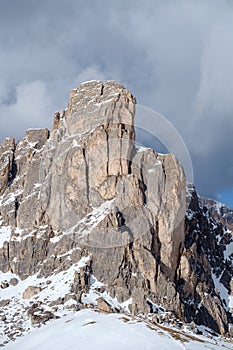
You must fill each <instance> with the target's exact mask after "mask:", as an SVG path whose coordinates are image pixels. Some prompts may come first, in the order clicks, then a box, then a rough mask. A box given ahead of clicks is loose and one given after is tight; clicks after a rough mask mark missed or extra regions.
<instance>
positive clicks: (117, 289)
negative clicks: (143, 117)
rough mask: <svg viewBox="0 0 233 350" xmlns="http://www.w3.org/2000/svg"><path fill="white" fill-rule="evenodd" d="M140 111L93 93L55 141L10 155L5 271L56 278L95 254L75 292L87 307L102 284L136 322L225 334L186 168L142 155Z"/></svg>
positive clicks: (2, 172)
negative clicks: (183, 323) (164, 321)
mask: <svg viewBox="0 0 233 350" xmlns="http://www.w3.org/2000/svg"><path fill="white" fill-rule="evenodd" d="M135 103H136V101H135V98H134V97H133V96H132V94H131V93H130V92H129V91H127V90H126V89H125V88H124V87H123V86H121V85H120V84H118V83H116V82H111V81H109V82H106V83H104V84H103V83H102V82H100V81H93V82H89V83H84V84H82V85H81V86H80V87H79V88H77V89H74V90H71V94H70V100H69V103H68V108H67V109H66V110H65V111H63V112H62V113H55V115H54V123H53V127H52V130H51V133H50V132H49V131H48V130H47V129H37V130H28V131H27V132H26V135H25V137H24V138H23V139H22V140H21V141H20V142H19V143H18V144H17V145H15V143H14V140H13V139H7V140H6V141H5V142H4V143H3V144H2V145H1V147H0V194H1V197H0V205H1V206H0V215H1V221H2V223H1V225H2V227H3V226H4V227H6V226H8V228H9V230H10V231H11V234H10V235H9V237H7V238H6V239H5V241H4V240H3V241H4V243H3V246H2V247H1V248H0V267H1V270H2V271H4V272H6V271H9V270H10V271H12V272H13V273H15V274H17V275H18V276H19V277H20V278H21V279H26V278H27V277H28V276H30V275H32V274H35V273H37V272H38V273H39V276H49V275H51V274H52V273H54V272H55V273H57V272H59V271H61V270H66V269H68V268H69V267H70V266H72V265H74V264H75V263H76V262H77V261H79V260H80V258H81V257H83V256H87V255H88V256H89V257H90V260H89V263H88V264H87V266H86V267H85V268H84V269H83V271H82V273H79V274H78V275H77V273H76V274H75V276H74V281H73V284H72V286H71V292H72V293H74V294H75V297H76V300H77V302H79V303H82V294H83V293H84V292H87V291H88V289H89V288H90V286H91V276H94V277H95V278H96V279H97V280H98V281H100V282H102V283H103V284H104V286H105V287H104V288H105V289H106V291H107V292H108V293H109V294H110V295H111V296H112V297H116V298H117V300H118V301H119V302H124V301H126V300H128V299H130V298H132V304H131V306H130V307H131V312H132V313H134V314H137V313H140V312H146V313H148V312H150V311H153V310H154V305H155V304H161V305H162V306H163V307H165V308H166V309H167V310H169V311H172V312H174V313H175V314H176V315H177V316H179V317H180V318H181V319H184V320H188V321H191V319H194V320H195V321H196V322H198V323H200V324H206V325H207V326H210V327H212V328H213V329H215V330H216V331H219V332H221V333H225V332H226V331H227V324H228V316H227V313H226V310H225V309H226V308H225V307H224V304H223V301H222V299H221V298H220V296H219V294H218V292H217V291H216V290H215V286H214V283H213V280H212V277H211V266H212V265H211V261H210V260H211V259H210V257H209V255H208V254H207V250H202V248H201V245H202V243H203V242H202V239H203V238H202V239H201V238H200V237H199V238H197V237H196V233H195V234H194V232H195V229H194V226H192V224H190V223H188V224H187V222H186V228H185V211H186V203H185V199H186V193H185V189H186V183H185V176H184V173H183V169H182V166H181V165H180V164H179V162H178V161H177V159H176V158H175V157H174V156H173V155H170V154H169V155H161V154H157V153H155V152H154V151H152V150H151V149H143V148H137V147H136V145H135V130H134V111H135ZM190 225H191V226H190ZM203 225H204V226H203V227H204V228H205V229H206V230H207V231H208V225H209V223H206V224H203ZM205 225H206V226H205ZM200 235H201V233H200ZM200 235H199V236H200ZM199 267H200V268H199ZM200 269H201V270H200ZM231 271H232V270H231ZM206 294H208V298H207V297H206ZM196 303H197V304H196ZM200 304H203V308H204V309H205V312H204V313H203V308H200V307H197V305H200ZM210 320H211V322H210Z"/></svg>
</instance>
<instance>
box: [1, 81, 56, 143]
mask: <svg viewBox="0 0 233 350" xmlns="http://www.w3.org/2000/svg"><path fill="white" fill-rule="evenodd" d="M50 107H51V101H50V95H49V91H47V88H46V85H45V83H44V82H42V81H32V82H29V83H23V84H22V85H19V86H17V87H16V95H15V100H13V102H12V103H11V104H1V105H0V121H1V129H3V130H4V133H5V135H6V136H7V135H8V136H9V135H12V133H14V134H13V135H12V136H15V137H16V138H18V137H22V135H23V134H24V131H25V129H27V128H31V127H48V121H49V123H50V122H51V120H50V115H49V114H50V113H49V112H50V109H51V108H50ZM48 117H49V118H48Z"/></svg>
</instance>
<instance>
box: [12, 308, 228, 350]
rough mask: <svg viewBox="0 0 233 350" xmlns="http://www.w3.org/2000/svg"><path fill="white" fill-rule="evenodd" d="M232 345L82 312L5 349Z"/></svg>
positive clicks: (178, 349)
mask: <svg viewBox="0 0 233 350" xmlns="http://www.w3.org/2000/svg"><path fill="white" fill-rule="evenodd" d="M220 347H224V349H232V343H230V342H224V341H222V340H220V338H212V339H210V338H206V337H204V336H197V335H193V334H190V333H189V334H188V333H185V332H180V333H179V332H177V331H175V330H172V329H170V330H169V329H164V328H160V327H158V326H156V325H152V324H150V323H149V322H148V321H145V322H144V321H142V320H141V319H140V318H134V319H133V318H131V317H129V316H125V315H121V314H101V313H99V312H95V311H91V310H81V311H79V312H78V313H75V314H69V315H67V316H65V317H63V318H62V319H60V320H56V321H52V322H50V323H49V324H47V325H46V326H43V327H42V328H40V329H36V330H34V331H32V332H31V333H29V334H27V335H26V336H24V337H23V338H21V339H17V341H16V342H15V343H11V344H9V345H7V346H6V347H5V349H7V350H8V349H9V350H10V349H11V350H25V349H28V350H29V349H30V350H51V349H53V348H56V350H66V349H67V350H68V349H69V350H70V349H72V350H75V349H78V350H105V349H106V350H107V349H108V350H109V349H110V350H125V349H127V350H141V349H144V350H171V349H173V350H182V349H186V350H203V349H206V350H208V349H211V350H217V349H219V348H220Z"/></svg>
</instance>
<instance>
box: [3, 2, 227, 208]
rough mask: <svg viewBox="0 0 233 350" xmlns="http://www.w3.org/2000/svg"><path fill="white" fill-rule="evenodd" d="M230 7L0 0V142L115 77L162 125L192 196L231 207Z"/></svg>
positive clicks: (41, 123) (47, 120) (48, 119)
mask: <svg viewBox="0 0 233 350" xmlns="http://www.w3.org/2000/svg"><path fill="white" fill-rule="evenodd" d="M232 18H233V1H231V0H221V1H219V0H143V1H141V0H134V1H131V0H127V1H122V0H115V1H112V0H105V1H104V0H98V1H94V0H40V1H38V0H20V1H18V0H11V1H7V0H2V1H1V2H0V48H1V49H0V141H2V140H3V139H4V138H5V137H7V136H14V137H15V138H16V139H19V138H21V137H22V136H23V135H24V133H25V130H26V129H27V128H32V127H48V128H50V127H51V124H52V120H53V114H54V112H55V111H57V110H58V111H59V110H63V109H64V108H65V107H66V106H67V101H68V96H69V90H70V89H71V88H73V87H76V86H78V85H79V84H80V83H81V82H83V81H86V80H90V79H99V80H102V81H105V80H117V81H119V82H120V83H122V84H123V85H124V86H125V87H126V88H128V89H129V90H130V91H131V92H132V93H133V94H134V95H135V96H136V98H137V101H138V103H139V104H140V105H143V106H146V107H148V108H151V109H154V110H156V111H158V112H159V113H161V114H162V115H163V116H164V117H166V118H167V120H168V121H169V122H171V123H172V124H173V125H174V127H175V128H176V129H177V131H178V132H179V134H180V135H181V137H182V138H183V140H184V142H185V144H186V146H187V148H188V150H189V152H190V155H191V159H192V164H193V169H194V183H195V185H196V187H197V190H198V192H199V193H200V194H201V195H204V196H207V197H211V198H215V199H218V200H221V201H222V202H224V201H225V202H226V203H227V204H228V205H231V206H233V195H232V193H233V157H232V150H233V137H232V135H233V97H232V95H233V45H232V38H233V21H232Z"/></svg>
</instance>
